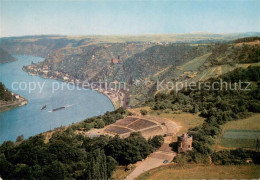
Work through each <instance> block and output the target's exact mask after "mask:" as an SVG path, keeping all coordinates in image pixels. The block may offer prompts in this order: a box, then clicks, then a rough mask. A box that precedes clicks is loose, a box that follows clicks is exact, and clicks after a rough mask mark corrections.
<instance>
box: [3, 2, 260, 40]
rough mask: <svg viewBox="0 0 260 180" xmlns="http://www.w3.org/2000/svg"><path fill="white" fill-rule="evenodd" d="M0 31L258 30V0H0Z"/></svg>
mask: <svg viewBox="0 0 260 180" xmlns="http://www.w3.org/2000/svg"><path fill="white" fill-rule="evenodd" d="M0 5H1V17H0V18H1V23H0V26H1V27H0V28H1V32H0V36H1V37H13V36H28V35H32V36H35V35H66V36H82V35H83V36H84V35H147V34H148V35H149V34H185V33H212V34H222V33H225V34H226V33H243V32H260V13H259V12H260V1H256V0H255V1H254V0H251V1H167V0H166V1H110V0H107V1H66V0H63V1H54V2H51V1H29V0H23V1H7V0H2V1H1V4H0Z"/></svg>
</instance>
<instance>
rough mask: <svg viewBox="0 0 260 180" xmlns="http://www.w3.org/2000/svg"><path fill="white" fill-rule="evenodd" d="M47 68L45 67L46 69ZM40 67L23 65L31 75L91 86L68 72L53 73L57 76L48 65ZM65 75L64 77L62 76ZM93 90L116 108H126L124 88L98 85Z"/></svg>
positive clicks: (80, 85)
mask: <svg viewBox="0 0 260 180" xmlns="http://www.w3.org/2000/svg"><path fill="white" fill-rule="evenodd" d="M44 68H45V69H44ZM44 68H39V67H37V66H36V64H32V65H29V66H26V67H23V70H24V71H25V72H27V73H28V74H29V75H31V76H39V77H42V78H44V79H54V80H57V81H61V82H64V83H73V84H74V85H75V86H79V87H82V88H89V87H84V86H83V85H82V84H83V83H82V82H81V81H80V80H79V79H75V78H74V77H71V76H69V75H68V74H63V73H61V72H56V73H52V74H57V76H53V75H52V76H49V75H48V73H49V71H48V70H46V67H44ZM61 77H63V78H61ZM91 90H95V91H97V92H99V93H101V94H103V95H105V96H106V97H107V98H108V99H109V100H110V102H111V103H112V104H113V106H114V109H118V108H119V107H125V108H126V102H125V93H124V92H123V91H122V90H114V89H108V90H103V89H99V87H98V86H96V87H94V88H92V89H91Z"/></svg>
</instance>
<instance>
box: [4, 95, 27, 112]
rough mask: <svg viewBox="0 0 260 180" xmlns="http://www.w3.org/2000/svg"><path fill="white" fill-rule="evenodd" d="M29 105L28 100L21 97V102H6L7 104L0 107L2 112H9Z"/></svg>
mask: <svg viewBox="0 0 260 180" xmlns="http://www.w3.org/2000/svg"><path fill="white" fill-rule="evenodd" d="M15 95H18V94H15ZM27 103H28V100H27V99H26V98H24V97H22V96H20V95H19V100H18V101H14V102H12V101H11V102H6V104H2V105H0V112H5V111H9V110H12V109H15V108H17V107H21V106H24V105H26V104H27Z"/></svg>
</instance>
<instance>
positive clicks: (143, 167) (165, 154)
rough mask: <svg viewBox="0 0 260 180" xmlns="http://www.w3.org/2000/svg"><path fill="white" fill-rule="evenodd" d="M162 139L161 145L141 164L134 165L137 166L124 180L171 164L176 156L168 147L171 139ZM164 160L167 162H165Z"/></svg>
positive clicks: (131, 179)
mask: <svg viewBox="0 0 260 180" xmlns="http://www.w3.org/2000/svg"><path fill="white" fill-rule="evenodd" d="M164 139H165V140H164V143H163V145H162V146H161V147H160V148H159V149H158V150H157V151H155V152H153V153H152V154H150V155H149V156H148V157H147V158H146V159H145V160H143V161H142V162H139V163H136V165H137V164H138V165H137V167H136V168H135V169H134V170H133V172H131V173H130V174H129V175H128V176H127V177H126V178H125V180H133V179H135V178H137V177H138V176H139V175H141V174H142V173H144V172H145V171H148V170H150V169H153V168H156V167H159V166H162V165H166V164H169V163H171V161H172V160H173V158H174V157H175V156H176V153H175V152H173V151H172V150H171V148H170V146H169V143H170V142H171V139H172V137H171V136H167V137H165V138H164ZM166 160H167V162H165V161H166ZM164 162H165V163H164Z"/></svg>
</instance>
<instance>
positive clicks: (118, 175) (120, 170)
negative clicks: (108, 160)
mask: <svg viewBox="0 0 260 180" xmlns="http://www.w3.org/2000/svg"><path fill="white" fill-rule="evenodd" d="M125 169H126V166H117V167H116V170H115V171H114V172H113V174H112V177H111V179H117V180H121V179H122V180H123V179H125V177H126V176H127V175H129V174H130V173H131V172H132V171H133V170H134V167H133V169H131V170H128V171H125Z"/></svg>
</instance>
